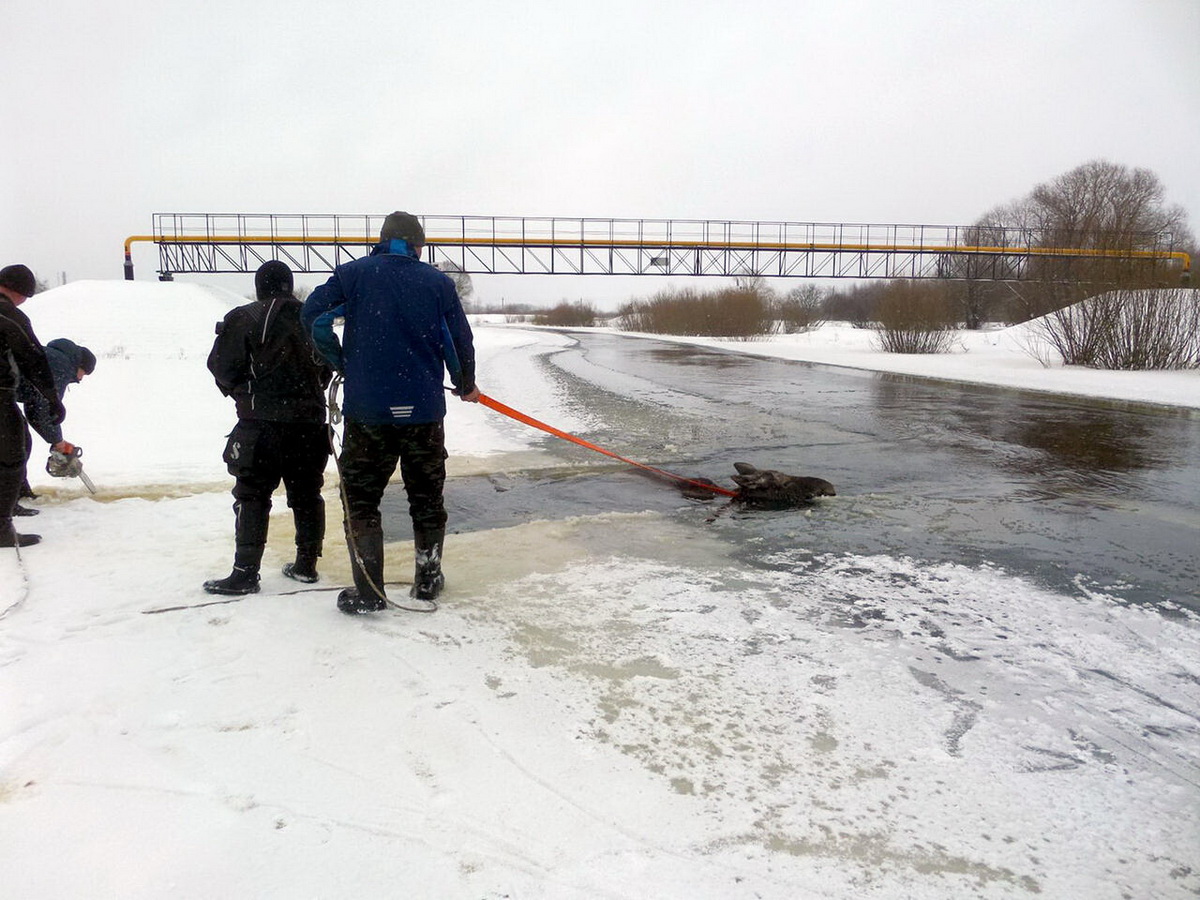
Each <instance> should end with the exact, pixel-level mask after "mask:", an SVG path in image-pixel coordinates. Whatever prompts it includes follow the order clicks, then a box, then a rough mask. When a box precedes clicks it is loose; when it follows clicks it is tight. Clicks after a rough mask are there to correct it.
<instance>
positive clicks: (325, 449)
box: [208, 295, 333, 571]
mask: <svg viewBox="0 0 1200 900" xmlns="http://www.w3.org/2000/svg"><path fill="white" fill-rule="evenodd" d="M208 368H209V371H210V372H212V374H213V377H214V378H215V379H216V382H217V387H218V388H220V389H221V392H222V393H223V394H225V395H226V396H228V397H232V398H233V399H234V402H235V403H236V404H237V414H238V423H237V425H236V426H234V429H233V431H232V432H230V434H229V439H228V442H227V443H226V446H225V456H224V459H225V463H226V465H227V466H228V468H229V473H230V474H231V475H233V476H234V478H235V479H237V481H236V483H235V484H234V487H233V496H234V504H233V509H234V512H235V513H236V515H237V519H236V542H237V550H236V555H235V559H234V565H235V566H241V567H253V569H254V571H257V570H258V566H259V563H260V562H261V560H262V553H263V548H264V546H265V545H266V540H267V522H268V517H269V515H270V512H271V494H272V493H273V492H274V491H275V489H276V488H277V487H278V486H279V482H280V481H281V480H282V481H283V483H284V486H285V487H286V489H287V504H288V506H289V507H290V508H291V510H292V515H293V517H294V519H295V523H296V548H297V555H298V556H297V558H299V556H300V554H307V555H308V556H310V557H311V558H313V559H315V558H316V557H317V556H319V555H320V552H321V544H322V542H323V540H324V537H325V501H324V500H323V499H322V498H321V487H322V485H323V484H324V483H325V475H324V473H325V465H326V463H327V462H328V460H329V453H330V441H329V429H328V426H327V425H326V423H325V415H326V414H325V388H326V386H327V385H328V384H329V379H330V377H331V376H332V374H333V373H332V370H331V369H330V368H329V367H328V366H327V365H326V364H325V362H324V361H323V360H322V359H321V358H320V356H319V354H318V353H317V352H316V350H315V349H314V348H313V346H312V344H311V343H310V341H309V339H308V337H307V336H306V335H305V333H304V330H303V328H301V326H300V301H298V300H296V299H295V298H294V297H292V296H290V295H288V296H275V297H269V298H267V299H263V300H255V301H253V302H251V303H247V304H246V305H244V306H239V307H238V308H237V309H235V310H232V311H231V312H230V313H229V314H228V315H226V316H225V318H224V319H223V320H222V321H221V322H219V323H217V339H216V341H214V342H213V348H212V352H211V353H210V354H209V357H208Z"/></svg>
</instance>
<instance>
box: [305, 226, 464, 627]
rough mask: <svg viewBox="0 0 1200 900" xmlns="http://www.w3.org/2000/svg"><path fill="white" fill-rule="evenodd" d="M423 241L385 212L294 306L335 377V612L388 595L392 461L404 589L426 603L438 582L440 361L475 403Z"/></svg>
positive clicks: (449, 289) (442, 460) (460, 321)
mask: <svg viewBox="0 0 1200 900" xmlns="http://www.w3.org/2000/svg"><path fill="white" fill-rule="evenodd" d="M424 246H425V229H424V228H423V227H422V225H421V223H420V222H419V221H418V220H417V219H416V217H415V216H412V215H409V214H408V213H406V212H394V213H392V214H391V215H389V216H388V217H387V218H386V219H385V220H384V223H383V228H382V229H381V231H380V234H379V243H378V244H376V245H375V247H374V248H373V249H372V251H371V254H370V255H369V256H365V257H363V258H362V259H356V260H354V261H352V262H348V263H345V264H343V265H340V266H338V267H337V268H336V269H334V272H333V275H332V276H331V277H330V279H329V280H328V281H326V282H325V284H323V285H321V286H320V287H318V288H317V289H316V290H314V291H313V292H312V294H311V295H310V296H309V297H308V299H307V300H306V301H305V303H304V311H303V313H302V314H301V320H302V321H303V323H304V326H305V328H307V329H309V330H310V332H311V333H312V336H313V342H314V343H315V344H316V345H317V348H318V349H319V350H320V351H321V353H322V354H323V355H324V356H325V358H326V359H327V360H328V361H329V363H330V365H332V366H333V367H334V368H335V369H336V370H337V371H338V372H339V373H341V374H342V375H343V376H344V378H345V391H346V393H345V404H344V415H345V420H346V425H345V434H344V441H343V449H342V454H341V459H340V463H339V471H340V473H341V478H342V488H343V504H344V506H345V514H346V519H345V527H346V542H347V545H348V548H349V551H350V560H351V567H352V571H353V576H354V587H352V588H346V589H345V590H343V591H342V592H341V593H340V594H339V595H338V599H337V605H338V609H340V610H341V611H342V612H344V613H350V614H355V613H365V612H373V611H376V610H382V609H385V608H386V607H387V605H388V599H387V595H386V593H385V592H384V589H383V585H384V580H383V523H382V518H381V516H380V512H379V504H380V500H381V499H382V498H383V492H384V489H385V488H386V487H387V484H388V481H389V480H390V479H391V477H392V474H393V473H394V472H395V471H396V464H397V462H398V463H399V465H400V473H401V476H402V477H403V479H404V489H405V491H406V492H407V494H408V509H409V514H410V516H411V517H412V523H413V542H414V547H415V549H414V553H415V557H416V559H415V563H416V572H415V577H414V582H413V587H412V590H411V592H410V594H411V596H413V597H415V598H417V599H418V600H422V601H428V602H432V601H433V600H434V599H436V598H437V596H438V595H439V594H440V593H441V591H442V588H443V587H444V585H445V577H444V576H443V574H442V545H443V541H444V539H445V534H446V508H445V504H444V502H443V497H442V489H443V486H444V484H445V480H446V441H445V430H444V428H443V421H442V420H443V419H444V418H445V416H446V398H445V393H444V389H443V386H442V382H443V377H444V373H445V371H446V369H447V368H449V370H450V377H451V380H452V381H453V382H454V388H455V389H454V393H455V394H457V395H458V396H459V397H460V398H461V399H462V400H465V401H468V402H478V400H479V397H480V394H479V389H478V388H477V387H476V386H475V349H474V337H473V335H472V334H471V326H470V324H469V323H468V322H467V316H466V313H464V312H463V308H462V303H461V302H460V301H459V298H458V293H457V291H456V290H455V288H454V282H453V281H451V280H450V278H449V277H448V276H446V275H445V274H444V273H442V272H439V271H438V270H437V269H435V268H434V267H433V266H431V265H428V264H427V263H423V262H421V251H422V249H423V248H424ZM335 318H342V319H343V320H344V322H345V331H344V340H343V342H339V341H338V338H337V336H336V335H335V334H334V332H333V322H334V319H335Z"/></svg>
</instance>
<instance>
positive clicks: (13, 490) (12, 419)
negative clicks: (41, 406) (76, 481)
mask: <svg viewBox="0 0 1200 900" xmlns="http://www.w3.org/2000/svg"><path fill="white" fill-rule="evenodd" d="M22 383H24V384H26V385H28V389H31V390H34V391H37V392H38V394H40V395H41V396H42V398H43V399H44V400H45V401H46V405H47V408H48V410H49V413H48V416H49V419H50V420H52V421H54V422H61V421H62V420H63V416H64V414H65V411H64V409H63V405H62V403H61V402H59V399H58V394H57V393H56V392H55V390H54V378H53V377H52V376H51V374H50V366H49V364H48V363H47V362H46V353H45V351H44V350H43V349H42V345H41V344H40V343H38V339H37V337H35V336H34V334H33V328H32V327H31V326H30V324H29V319H28V317H26V315H25V314H24V313H22V312H21V311H20V310H18V309H17V308H16V307H15V306H14V305H13V304H12V303H11V302H10V301H9V300H8V298H6V297H0V535H6V534H8V533H9V529H10V528H11V525H12V523H11V521H10V520H11V518H12V513H13V508H14V507H15V506H16V505H17V496H18V495H19V494H20V492H21V483H22V481H23V480H24V477H25V457H26V450H27V447H28V444H29V429H28V427H27V426H26V424H25V417H24V416H23V415H22V414H21V410H20V409H19V408H18V407H17V401H16V389H17V386H18V385H19V384H22Z"/></svg>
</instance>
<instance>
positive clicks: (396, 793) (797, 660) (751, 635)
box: [0, 282, 1200, 900]
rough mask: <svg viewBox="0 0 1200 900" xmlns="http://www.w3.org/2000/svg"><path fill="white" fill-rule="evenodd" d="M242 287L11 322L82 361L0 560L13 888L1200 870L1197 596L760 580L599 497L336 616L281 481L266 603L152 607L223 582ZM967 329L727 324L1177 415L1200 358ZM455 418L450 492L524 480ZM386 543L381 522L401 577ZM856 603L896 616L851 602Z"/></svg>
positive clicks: (891, 578)
mask: <svg viewBox="0 0 1200 900" xmlns="http://www.w3.org/2000/svg"><path fill="white" fill-rule="evenodd" d="M241 302H244V300H243V298H240V297H237V296H234V295H232V294H229V293H227V292H221V291H218V290H214V289H210V288H207V287H203V286H199V285H188V284H182V283H176V284H158V283H124V282H78V283H73V284H69V285H66V286H64V287H61V288H57V289H54V290H51V291H48V292H46V293H44V294H41V295H38V296H37V297H34V298H32V299H31V300H30V301H29V302H28V303H27V304H26V305H25V306H24V307H23V309H24V310H25V311H26V312H27V313H28V314H29V316H30V317H31V319H32V320H33V323H34V327H35V329H36V330H37V332H38V335H39V336H40V337H41V339H42V340H43V342H45V341H48V340H51V339H53V338H56V337H68V338H71V339H73V340H75V341H77V342H79V343H82V344H85V345H87V346H88V347H90V348H91V349H92V350H93V351H94V352H95V353H96V355H97V357H98V358H99V364H98V366H97V369H96V372H95V374H94V375H93V376H91V377H89V378H88V379H86V380H85V381H84V382H83V383H82V384H80V385H76V386H74V387H73V388H72V389H71V390H70V392H69V393H68V396H67V401H66V403H67V408H68V413H69V414H68V418H67V421H66V423H65V424H64V431H65V435H66V437H67V439H68V440H71V441H73V442H76V443H78V444H80V445H81V446H83V447H84V449H85V455H84V462H85V464H86V469H87V472H88V473H89V474H90V476H91V477H92V479H93V480H94V481H95V482H96V484H97V485H98V487H99V493H98V494H97V495H96V496H94V497H93V496H89V495H88V494H87V493H86V491H85V490H84V489H83V488H82V486H81V485H79V483H78V482H77V481H75V480H60V479H52V478H50V477H49V476H48V475H46V474H45V472H43V471H41V468H40V462H41V461H43V460H44V458H45V453H44V450H45V448H44V445H42V444H40V442H39V443H37V444H36V446H35V450H34V459H33V463H32V466H31V468H32V471H31V480H32V481H33V484H34V487H35V490H37V491H38V492H39V493H40V494H41V498H40V499H39V500H38V501H37V503H36V504H35V505H37V506H38V507H39V508H40V509H41V510H42V512H41V515H40V516H38V517H37V518H36V519H18V520H17V522H18V527H19V528H21V529H23V530H36V531H38V532H39V533H41V534H42V535H43V538H44V540H43V542H42V543H41V544H39V545H37V546H35V547H31V548H27V549H26V550H24V551H23V552H22V553H21V557H20V560H18V558H17V556H16V554H15V553H14V552H13V551H4V552H3V553H0V613H2V618H0V847H3V848H4V850H3V851H2V852H0V859H2V860H3V866H2V868H3V875H2V876H0V885H2V887H0V896H5V897H13V898H61V897H89V898H92V897H97V898H98V897H114V898H115V897H120V898H157V897H168V896H169V897H172V898H177V900H182V898H208V897H255V898H292V897H322V898H342V897H346V898H350V897H354V898H384V897H438V898H441V897H450V898H460V897H461V898H501V897H511V898H517V897H522V898H530V897H541V898H595V897H614V898H615V897H620V898H644V897H655V898H659V897H662V898H668V897H669V898H701V897H704V898H708V897H712V898H726V897H747V898H750V897H768V898H798V897H836V898H858V897H880V898H893V897H906V898H951V897H953V898H961V897H967V896H977V897H989V898H990V897H997V898H999V897H1027V896H1034V895H1040V896H1043V897H1053V898H1089V900H1090V898H1114V900H1115V898H1120V897H1136V898H1151V897H1154V898H1169V897H1188V896H1195V895H1196V893H1197V892H1200V849H1198V848H1200V749H1198V746H1197V745H1198V744H1200V741H1197V739H1196V738H1197V734H1198V731H1200V730H1198V728H1197V720H1198V719H1200V691H1198V690H1197V685H1198V684H1200V667H1198V665H1197V660H1198V659H1200V627H1198V624H1197V622H1196V621H1194V619H1193V618H1191V617H1189V616H1188V615H1185V614H1182V613H1181V614H1180V615H1178V616H1173V617H1165V616H1163V615H1161V614H1159V613H1157V612H1154V611H1150V610H1146V609H1140V608H1133V607H1128V606H1123V605H1121V604H1118V603H1115V602H1113V601H1112V600H1111V598H1108V597H1105V596H1103V595H1094V596H1084V597H1075V598H1063V597H1058V596H1054V595H1050V594H1048V593H1047V592H1046V591H1044V590H1043V589H1040V588H1038V587H1036V586H1033V585H1029V584H1026V583H1023V582H1022V581H1020V580H1019V579H1016V578H1013V577H1010V576H1008V575H1006V574H1005V573H1004V572H1002V571H999V570H996V569H990V568H982V569H969V568H964V567H961V566H954V565H939V566H931V565H922V564H918V563H916V562H914V561H911V560H903V559H892V558H885V557H871V558H862V557H846V558H838V559H824V560H819V565H815V566H814V561H813V557H812V556H811V554H803V553H800V552H799V551H798V553H797V555H796V557H795V558H791V557H788V558H780V559H776V560H772V561H771V562H772V563H773V565H772V566H771V567H769V569H766V570H755V571H753V572H751V571H748V570H745V569H743V568H740V567H739V565H738V564H737V563H735V562H733V561H731V560H730V559H729V558H728V550H727V548H725V547H723V546H720V545H718V543H717V542H716V541H713V540H712V539H711V538H709V537H707V536H706V535H705V534H703V533H697V532H695V531H689V530H688V529H687V528H686V527H685V526H683V525H681V524H680V523H678V522H672V521H669V520H665V519H659V518H657V517H655V516H653V515H651V514H640V515H632V516H629V515H617V514H605V513H600V514H598V515H595V516H589V517H584V518H580V519H574V520H567V521H559V522H535V523H532V524H529V525H523V526H518V527H514V528H509V529H502V530H498V531H493V532H480V533H476V534H468V535H460V536H454V537H453V538H452V540H451V541H449V542H448V544H447V573H448V579H449V589H448V593H447V595H446V598H445V602H444V604H443V606H442V609H441V610H440V611H439V612H438V613H437V614H436V615H433V616H419V615H411V614H410V615H403V614H386V615H381V616H374V617H364V618H349V617H346V616H343V615H341V614H340V613H338V612H337V611H336V610H335V609H334V606H333V595H332V594H330V593H320V592H313V593H291V594H288V593H283V592H285V591H289V590H293V589H295V588H297V587H299V586H298V585H296V584H294V583H292V582H288V581H287V580H286V579H284V578H283V577H282V576H281V575H280V574H279V573H278V570H279V566H280V565H281V564H282V563H283V562H285V561H287V560H288V559H289V558H290V557H289V548H290V543H291V523H290V520H289V517H288V515H287V511H286V508H285V507H284V505H283V503H282V501H280V502H279V503H278V504H277V509H276V515H275V516H274V517H273V519H272V525H271V540H270V545H269V547H268V550H267V558H266V560H265V561H264V563H265V564H264V573H265V574H264V593H262V594H260V595H256V596H252V597H251V598H249V599H247V600H245V601H242V602H238V603H232V604H228V605H217V606H210V607H205V608H199V609H189V610H182V611H177V612H168V613H161V614H154V615H145V614H143V613H144V612H145V611H146V610H148V609H152V608H157V607H162V606H170V605H178V604H186V603H193V602H200V601H203V600H206V599H211V598H208V597H207V595H205V594H203V593H202V591H201V590H200V583H201V582H202V581H203V580H204V579H205V578H209V577H213V576H218V575H224V574H226V573H227V571H228V567H229V564H230V560H231V554H232V546H231V544H232V542H231V531H232V514H231V511H230V502H231V498H230V496H229V494H228V488H229V484H230V480H229V478H228V476H227V474H226V473H225V470H224V466H223V464H222V463H221V449H222V447H223V444H224V435H225V434H226V433H227V432H228V431H229V429H230V427H231V426H232V424H233V422H234V415H233V405H232V403H231V402H230V401H228V400H226V399H225V398H223V397H221V395H220V394H219V392H218V391H217V390H216V388H215V387H214V386H213V384H212V382H211V378H210V376H209V374H208V372H207V370H206V368H205V366H204V359H205V357H206V356H207V353H208V350H209V347H210V346H211V341H212V334H213V332H212V326H213V324H214V323H215V322H216V321H217V320H218V319H219V318H220V317H221V316H222V315H223V314H224V313H225V311H227V310H228V309H229V308H231V307H232V306H234V305H236V304H238V303H241ZM476 337H477V344H478V347H479V357H480V363H479V372H480V383H481V386H482V388H483V389H484V390H485V391H486V392H488V393H489V394H491V395H493V396H495V397H496V398H497V399H500V400H503V401H505V402H508V403H511V404H512V405H514V406H517V407H518V408H520V409H522V410H523V411H525V412H527V413H529V414H531V415H534V416H536V417H538V418H541V419H543V420H545V421H549V422H551V423H553V424H555V425H557V426H559V427H562V428H564V429H567V430H575V429H580V428H585V427H588V426H590V425H592V424H594V423H589V422H583V421H581V420H580V419H579V418H578V416H579V415H580V413H573V412H572V411H571V409H570V405H569V404H567V403H565V402H562V398H559V397H557V396H556V395H555V393H554V391H553V390H552V389H551V388H550V387H548V386H546V385H544V384H543V383H542V382H541V381H540V379H539V377H538V374H537V373H538V370H537V367H536V365H535V361H536V357H537V355H538V354H539V353H544V352H546V351H548V350H550V349H552V348H554V347H556V346H563V345H564V344H565V343H566V341H567V340H568V339H567V338H564V337H562V336H561V335H558V334H556V333H554V332H550V331H544V330H536V329H528V328H516V327H491V326H489V325H487V324H484V323H480V325H479V327H478V328H477V330H476ZM962 340H963V345H962V348H961V350H960V352H956V353H954V354H950V355H944V356H936V357H904V356H895V355H890V354H883V353H880V352H878V351H875V350H874V349H873V348H872V346H871V336H870V335H869V333H867V332H863V331H859V330H855V329H851V328H847V327H841V326H836V325H829V326H826V327H824V328H822V329H821V330H820V331H818V332H816V333H812V334H804V335H797V336H783V337H779V338H775V339H772V340H768V341H756V342H750V343H745V342H730V343H725V344H720V346H723V347H725V348H727V349H731V350H735V351H739V352H749V353H756V354H763V355H777V356H783V357H786V358H790V359H803V360H810V361H814V362H823V363H830V364H834V365H849V366H855V367H860V368H868V369H876V370H886V371H894V372H902V373H909V374H915V375H928V376H934V377H943V378H950V379H956V380H965V381H975V382H983V383H992V384H1001V385H1009V386H1017V387H1027V388H1033V389H1038V390H1051V391H1059V392H1063V393H1075V394H1084V395H1090V396H1100V397H1112V398H1119V399H1125V400H1136V401H1145V402H1150V403H1168V404H1175V405H1180V406H1187V407H1192V408H1196V407H1200V390H1198V388H1200V373H1195V372H1189V373H1112V372H1096V371H1090V370H1082V369H1067V368H1063V367H1061V366H1059V367H1049V368H1047V367H1044V366H1043V365H1042V364H1041V363H1039V362H1038V361H1037V360H1035V359H1034V358H1033V356H1031V355H1029V353H1028V352H1027V350H1026V347H1027V346H1028V342H1029V341H1030V337H1029V334H1028V330H1027V329H1009V330H1005V331H996V332H982V333H972V334H965V335H963V338H962ZM701 343H708V344H713V343H718V342H712V341H703V342H701ZM447 432H448V444H449V449H450V452H451V454H452V458H451V461H450V472H451V475H452V476H453V475H462V474H473V473H480V472H494V471H503V470H504V469H505V468H506V467H511V466H515V465H522V466H526V465H530V464H531V463H533V461H535V460H536V459H537V456H538V447H539V445H540V442H541V441H542V439H543V437H544V436H543V435H541V434H539V433H537V432H533V431H528V430H525V431H522V430H521V429H520V428H518V427H516V426H514V424H513V423H512V422H510V421H508V420H504V419H501V418H499V417H498V416H496V415H495V414H494V413H491V412H490V411H488V410H486V409H484V408H483V407H481V406H477V405H468V404H462V403H458V402H457V401H451V409H450V415H449V418H448V421H447ZM580 452H581V453H582V452H584V451H580ZM330 474H331V477H330V478H329V485H328V490H327V500H328V509H329V534H330V539H329V540H328V541H327V544H326V555H325V557H324V559H323V560H322V564H321V571H322V573H323V580H324V582H325V583H327V584H337V583H345V582H346V581H347V579H348V563H347V560H346V558H345V550H344V547H342V546H341V543H340V541H339V540H337V535H338V534H339V533H340V524H339V523H340V504H339V502H338V499H337V494H336V487H335V484H336V478H335V477H334V476H333V473H332V470H331V473H330ZM633 533H636V534H637V535H638V536H639V539H638V540H637V541H636V542H631V541H629V540H628V539H627V536H628V535H630V534H633ZM668 545H669V546H670V547H671V553H669V554H666V553H657V552H656V547H658V546H663V547H665V546H668ZM809 549H811V548H809ZM410 554H411V547H410V546H406V545H404V544H400V545H396V546H392V547H390V548H389V576H392V577H395V576H403V575H405V574H407V573H408V572H409V571H410V568H409V557H410ZM854 598H871V601H872V602H873V603H875V604H882V605H885V606H886V607H887V609H888V612H889V622H890V625H889V626H888V627H886V628H884V627H878V623H876V625H875V626H872V625H871V624H870V621H871V620H870V619H869V617H868V619H867V620H864V622H852V623H851V622H848V621H847V619H846V611H847V609H848V608H849V609H852V608H853V606H854V604H855V602H857V601H856V600H855V599H854ZM931 607H932V608H935V609H937V610H940V612H938V613H936V614H934V615H931V614H930V613H929V610H930V608H931Z"/></svg>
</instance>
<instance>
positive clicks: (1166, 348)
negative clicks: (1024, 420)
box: [1035, 289, 1200, 370]
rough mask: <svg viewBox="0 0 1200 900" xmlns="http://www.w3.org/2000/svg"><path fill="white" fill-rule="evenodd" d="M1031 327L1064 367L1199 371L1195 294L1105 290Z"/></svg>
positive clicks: (1198, 294) (1199, 314) (1198, 298)
mask: <svg viewBox="0 0 1200 900" xmlns="http://www.w3.org/2000/svg"><path fill="white" fill-rule="evenodd" d="M1035 325H1036V328H1037V333H1038V334H1040V335H1041V337H1043V338H1044V339H1045V341H1046V342H1047V343H1048V344H1049V346H1050V347H1052V348H1053V349H1054V350H1055V351H1057V352H1058V354H1059V355H1060V356H1061V357H1062V360H1063V362H1064V363H1065V364H1067V365H1072V366H1090V367H1093V368H1097V369H1135V370H1142V369H1196V368H1200V291H1195V290H1153V289H1127V290H1116V291H1109V292H1107V293H1104V294H1100V295H1099V296H1096V297H1090V298H1088V299H1087V300H1083V301H1081V302H1079V303H1076V304H1074V305H1072V306H1068V307H1065V308H1063V309H1059V310H1056V311H1054V312H1052V313H1050V314H1049V315H1046V316H1043V317H1042V318H1041V319H1038V320H1037V321H1036V322H1035ZM1044 361H1045V360H1043V362H1044Z"/></svg>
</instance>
